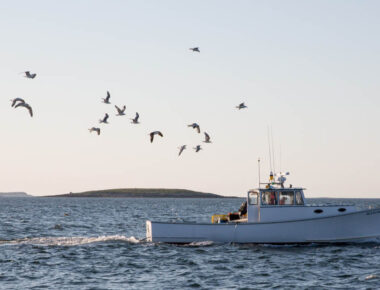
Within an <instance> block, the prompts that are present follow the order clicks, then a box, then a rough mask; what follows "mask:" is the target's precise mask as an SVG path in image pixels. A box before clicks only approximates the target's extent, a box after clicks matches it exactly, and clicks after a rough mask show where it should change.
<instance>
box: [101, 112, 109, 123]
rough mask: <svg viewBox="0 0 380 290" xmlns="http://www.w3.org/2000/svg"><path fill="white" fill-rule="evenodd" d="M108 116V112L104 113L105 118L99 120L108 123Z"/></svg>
mask: <svg viewBox="0 0 380 290" xmlns="http://www.w3.org/2000/svg"><path fill="white" fill-rule="evenodd" d="M108 117H109V115H108V114H107V113H106V114H105V115H104V118H103V119H100V120H99V123H104V124H108V121H107V120H108Z"/></svg>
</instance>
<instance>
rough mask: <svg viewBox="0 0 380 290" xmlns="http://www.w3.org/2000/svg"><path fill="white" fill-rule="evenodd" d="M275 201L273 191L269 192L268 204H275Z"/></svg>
mask: <svg viewBox="0 0 380 290" xmlns="http://www.w3.org/2000/svg"><path fill="white" fill-rule="evenodd" d="M276 203H277V202H276V194H275V193H274V192H271V194H270V199H269V204H271V205H275V204H276Z"/></svg>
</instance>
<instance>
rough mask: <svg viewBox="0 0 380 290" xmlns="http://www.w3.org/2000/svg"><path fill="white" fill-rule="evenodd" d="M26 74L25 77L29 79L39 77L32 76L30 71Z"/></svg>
mask: <svg viewBox="0 0 380 290" xmlns="http://www.w3.org/2000/svg"><path fill="white" fill-rule="evenodd" d="M24 74H25V76H24V77H26V78H28V79H34V78H35V77H36V76H37V74H31V73H30V71H25V72H24Z"/></svg>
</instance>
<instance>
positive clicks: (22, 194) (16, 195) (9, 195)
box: [0, 192, 31, 197]
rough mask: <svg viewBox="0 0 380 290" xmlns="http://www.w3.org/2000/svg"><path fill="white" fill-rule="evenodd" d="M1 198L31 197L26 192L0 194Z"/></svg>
mask: <svg viewBox="0 0 380 290" xmlns="http://www.w3.org/2000/svg"><path fill="white" fill-rule="evenodd" d="M0 197H31V195H29V194H27V193H25V192H0Z"/></svg>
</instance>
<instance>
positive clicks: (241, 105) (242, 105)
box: [236, 103, 248, 110]
mask: <svg viewBox="0 0 380 290" xmlns="http://www.w3.org/2000/svg"><path fill="white" fill-rule="evenodd" d="M245 108H248V107H247V106H246V105H245V104H244V103H241V104H239V106H236V109H239V110H241V109H245Z"/></svg>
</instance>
